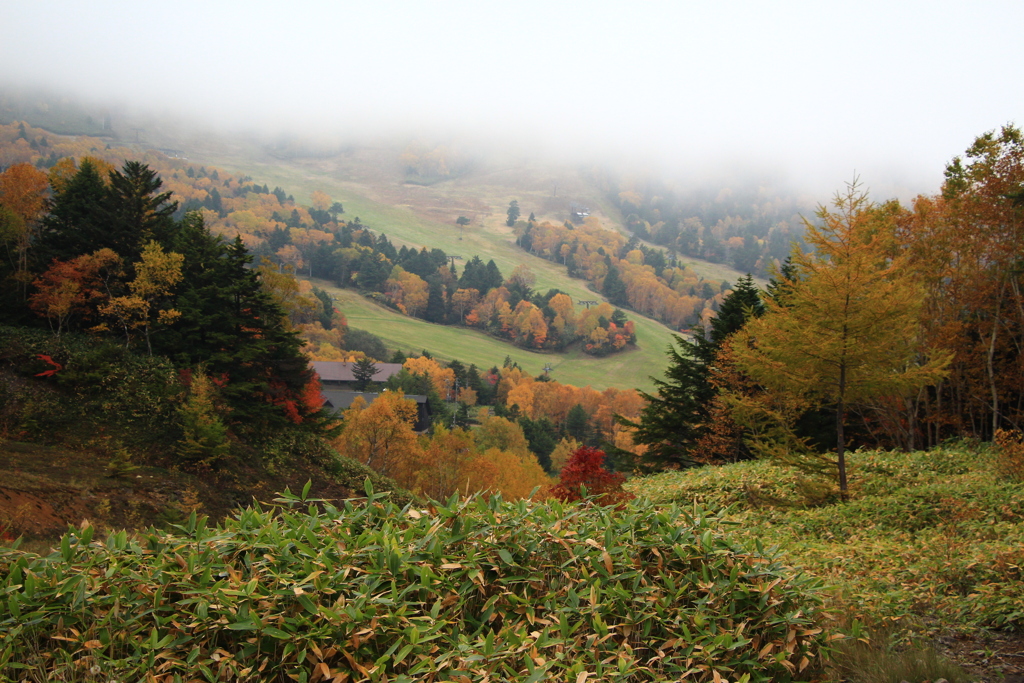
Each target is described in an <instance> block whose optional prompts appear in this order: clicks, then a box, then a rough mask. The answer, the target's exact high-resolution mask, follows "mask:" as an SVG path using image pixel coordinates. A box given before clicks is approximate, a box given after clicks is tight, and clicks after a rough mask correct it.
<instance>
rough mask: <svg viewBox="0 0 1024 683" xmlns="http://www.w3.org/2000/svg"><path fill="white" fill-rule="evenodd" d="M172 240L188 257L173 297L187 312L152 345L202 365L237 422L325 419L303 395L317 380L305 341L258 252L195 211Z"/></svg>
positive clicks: (271, 424)
mask: <svg viewBox="0 0 1024 683" xmlns="http://www.w3.org/2000/svg"><path fill="white" fill-rule="evenodd" d="M171 244H172V247H171V248H172V250H173V251H176V252H178V253H180V254H183V255H184V257H185V260H184V265H183V270H182V275H183V278H182V282H181V285H179V289H178V292H177V296H176V299H175V307H176V309H177V310H178V311H179V312H180V313H181V315H180V316H179V317H178V319H177V320H176V321H175V322H174V323H173V324H172V325H170V326H169V327H167V328H166V329H165V330H164V331H163V332H162V333H161V335H160V336H159V337H158V338H155V339H154V344H153V349H154V352H156V353H159V354H162V355H165V356H168V357H170V358H171V359H172V360H173V361H174V362H175V364H176V365H178V366H180V367H196V366H198V365H200V364H204V365H205V368H206V372H207V373H208V374H209V376H210V378H211V379H212V380H214V381H216V382H218V383H220V384H222V385H223V386H221V387H220V388H219V392H220V394H221V396H222V397H223V398H224V399H225V400H226V401H227V403H228V404H229V406H230V407H231V414H230V419H231V421H232V422H233V423H234V425H235V427H236V428H238V429H242V430H245V431H260V430H264V431H265V430H272V429H274V428H276V427H281V426H286V425H289V424H293V423H295V422H296V421H297V420H296V418H298V419H299V421H306V422H310V423H314V424H315V423H317V422H319V417H318V415H317V413H316V411H315V410H314V409H312V408H310V407H309V406H307V405H304V404H303V401H302V396H303V392H304V391H306V389H307V385H308V384H309V382H310V381H311V379H312V371H311V370H310V369H309V364H308V362H307V360H306V358H305V356H303V355H302V353H301V351H300V349H301V346H302V342H301V340H300V339H299V338H298V335H297V334H296V333H295V332H293V331H291V330H290V329H289V328H288V327H287V324H286V322H285V316H284V312H283V311H282V310H281V307H280V306H278V305H277V303H275V302H274V300H273V298H272V297H271V295H270V294H269V293H267V292H266V291H265V290H264V289H263V287H262V286H261V285H260V282H259V279H258V277H257V274H256V271H255V270H252V269H251V268H250V267H249V265H250V263H251V262H252V256H251V255H250V254H249V253H248V252H247V251H246V249H245V245H243V244H242V242H241V240H240V239H237V238H236V239H235V241H234V242H233V243H231V244H225V243H224V242H222V241H221V240H220V239H219V238H218V237H216V236H214V235H212V234H211V233H210V231H209V230H208V229H207V228H206V226H205V225H204V224H203V219H202V216H201V215H199V214H196V213H190V214H187V215H186V217H185V218H184V219H183V220H182V222H181V224H180V225H179V227H178V230H177V233H176V234H175V235H174V236H173V238H172V239H171ZM254 399H255V400H254Z"/></svg>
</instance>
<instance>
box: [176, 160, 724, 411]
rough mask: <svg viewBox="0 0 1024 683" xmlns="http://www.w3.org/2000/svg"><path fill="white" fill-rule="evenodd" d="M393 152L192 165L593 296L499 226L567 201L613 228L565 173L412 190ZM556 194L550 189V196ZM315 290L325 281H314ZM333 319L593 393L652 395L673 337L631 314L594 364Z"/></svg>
mask: <svg viewBox="0 0 1024 683" xmlns="http://www.w3.org/2000/svg"><path fill="white" fill-rule="evenodd" d="M396 158H397V152H395V151H394V150H387V149H382V150H361V151H357V152H351V153H348V154H340V155H338V156H336V157H332V158H329V159H319V160H282V159H275V158H271V157H268V156H266V155H264V154H262V153H261V152H260V151H259V150H258V149H256V148H255V147H250V148H236V149H234V150H232V151H221V152H218V153H215V154H209V155H208V156H204V157H200V158H194V161H195V162H196V164H197V165H198V164H199V163H204V164H207V165H215V166H219V167H221V168H225V169H227V170H230V171H232V172H236V173H246V174H248V175H250V176H252V177H253V178H254V179H256V180H257V181H259V182H263V183H266V184H268V185H269V186H271V187H274V186H280V187H283V188H284V189H285V190H286V191H287V192H289V193H291V194H294V195H295V196H296V198H297V199H298V200H299V201H301V202H304V201H307V200H308V196H309V194H310V193H311V192H312V191H314V190H321V191H323V192H326V193H327V194H329V195H330V196H331V197H332V198H333V199H335V200H337V201H340V202H342V203H343V204H344V206H345V215H346V216H347V217H349V218H353V217H356V216H358V217H359V218H360V220H361V221H362V222H363V223H364V224H365V225H368V226H369V227H370V228H371V229H373V230H374V231H379V232H383V233H385V234H387V235H388V237H389V238H390V239H391V240H392V241H394V242H395V243H397V244H406V245H410V246H416V247H421V246H427V247H430V248H433V247H438V248H440V249H443V250H444V251H445V252H446V253H448V254H450V255H457V256H460V257H461V258H462V261H461V262H457V263H456V265H457V266H458V265H461V264H464V263H465V261H466V260H468V259H469V258H472V257H473V256H475V255H479V256H480V257H481V258H482V259H484V260H485V261H486V260H488V259H494V261H495V263H497V264H498V267H499V268H500V269H501V271H502V272H503V273H505V274H506V275H508V274H509V273H511V272H512V270H513V268H515V267H516V266H517V265H519V264H521V263H524V264H526V265H527V266H528V267H529V268H530V269H531V270H532V271H533V273H534V274H535V275H536V284H535V285H534V287H535V289H537V290H539V291H547V290H548V289H552V288H557V289H560V290H562V291H564V292H566V293H568V294H569V295H570V296H572V297H574V298H575V299H577V300H580V299H584V300H593V299H600V298H601V297H600V296H598V295H597V294H595V293H594V292H592V291H590V290H589V289H588V288H587V287H586V283H585V282H584V281H582V280H575V279H572V278H570V277H568V275H566V272H565V268H564V267H563V266H562V265H560V264H556V263H552V262H550V261H546V260H544V259H541V258H538V257H535V256H532V255H530V254H528V253H526V252H524V251H523V250H521V249H520V248H519V247H517V246H516V245H515V238H514V236H513V234H512V230H511V228H509V227H507V226H506V225H505V218H506V217H505V209H506V208H507V206H508V202H509V201H510V200H511V199H517V200H518V201H519V205H520V207H521V209H522V215H523V216H524V217H525V216H528V215H529V214H530V212H534V213H535V214H536V215H537V218H538V220H552V221H558V222H561V221H562V220H565V218H566V217H567V215H568V214H567V212H568V206H569V202H570V201H580V202H582V203H586V204H587V205H589V206H591V207H592V212H593V213H594V215H597V216H598V217H599V218H600V219H601V220H602V222H604V223H605V224H607V225H609V226H612V227H620V226H621V217H620V216H618V215H617V214H616V213H615V209H614V207H611V206H610V205H609V204H608V203H607V202H606V201H604V200H603V198H602V197H601V195H600V192H599V191H598V189H597V188H596V187H594V186H593V185H591V184H590V183H588V182H586V181H584V180H583V179H582V178H581V176H580V174H579V173H578V171H576V170H574V169H569V170H567V169H557V168H553V167H545V166H531V165H529V164H522V165H516V164H511V165H509V166H506V167H496V166H492V167H488V168H479V169H477V170H474V171H472V172H470V173H468V174H466V175H465V176H462V177H458V178H453V179H451V180H446V181H443V182H439V183H435V184H432V185H430V186H426V187H425V186H419V185H411V184H407V183H405V182H404V175H403V173H402V171H401V169H400V168H398V166H397V163H396ZM555 186H557V188H555ZM460 215H465V216H467V217H469V218H471V220H472V223H471V225H470V226H468V227H467V228H465V230H460V229H459V228H458V226H456V224H455V219H456V218H457V217H458V216H460ZM691 267H693V268H694V269H695V270H696V271H697V272H700V273H706V274H707V276H708V277H713V278H716V279H721V278H725V279H728V280H729V281H730V282H735V281H736V279H737V278H738V277H740V275H741V274H740V273H738V272H737V271H733V270H731V269H729V268H727V267H725V266H719V265H714V264H704V263H703V262H696V261H695V262H693V263H692V264H691ZM320 284H321V286H323V284H324V283H320ZM332 292H334V293H335V294H336V295H337V296H338V297H339V300H341V301H342V302H343V303H342V306H341V308H342V311H343V312H344V313H345V315H346V316H347V317H348V318H349V320H350V322H351V324H352V325H354V326H355V327H359V328H363V329H366V330H368V331H370V332H373V333H374V334H376V335H378V336H380V337H381V338H383V339H384V340H385V341H386V343H387V344H388V345H389V346H393V347H400V348H402V349H404V350H409V349H412V350H416V351H418V350H420V349H423V348H427V350H429V351H430V352H431V353H433V354H436V355H437V356H440V357H443V358H451V357H457V358H459V360H462V361H465V362H470V363H476V364H477V365H478V366H480V367H490V366H491V365H494V364H497V363H500V362H501V361H502V360H503V359H504V358H505V356H506V355H508V356H511V357H512V358H513V359H514V360H516V361H518V362H519V363H520V365H522V366H523V367H524V368H525V369H526V370H527V371H528V372H530V373H531V374H539V373H540V372H541V370H542V369H543V367H544V365H545V364H547V363H550V364H551V365H552V367H553V368H554V372H553V373H552V376H553V377H554V378H555V379H558V380H560V381H563V382H567V383H570V384H575V385H578V386H585V385H588V384H589V385H591V386H593V387H595V388H605V387H609V386H615V387H619V388H629V387H638V388H641V389H644V390H647V391H650V390H652V389H653V383H652V382H651V380H650V376H651V375H654V376H655V377H659V378H660V377H661V375H662V372H663V370H664V368H665V366H666V360H665V351H666V349H667V348H668V346H669V345H670V344H671V342H672V330H670V329H669V328H667V327H665V326H664V325H662V324H661V323H658V322H655V321H653V320H650V319H648V318H645V317H643V316H641V315H639V314H636V313H631V314H630V318H632V319H633V320H634V321H635V323H636V334H637V347H638V348H637V349H635V350H631V351H629V352H626V353H621V354H617V355H613V356H611V357H608V358H604V359H596V358H592V357H590V356H587V355H586V354H583V353H581V352H579V351H573V352H570V353H567V354H536V353H531V352H529V351H525V350H522V349H517V348H515V347H513V346H511V345H509V344H504V343H502V342H500V341H498V340H495V339H492V338H489V337H486V336H484V335H479V334H477V333H474V332H471V331H467V330H464V329H458V328H444V327H440V326H436V325H432V324H429V323H425V322H423V321H417V320H412V319H409V318H404V317H402V316H400V315H398V314H397V313H394V312H393V311H388V310H386V309H384V308H381V307H379V306H376V305H375V304H372V303H370V302H366V301H365V300H363V299H361V298H360V297H358V296H355V295H354V294H350V293H338V292H336V291H334V290H333V288H332Z"/></svg>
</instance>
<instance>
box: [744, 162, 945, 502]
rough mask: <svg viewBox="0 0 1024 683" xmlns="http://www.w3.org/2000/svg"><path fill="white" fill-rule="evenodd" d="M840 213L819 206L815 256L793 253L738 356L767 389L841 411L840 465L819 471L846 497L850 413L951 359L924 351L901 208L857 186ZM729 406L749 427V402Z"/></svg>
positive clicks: (938, 372) (844, 196) (903, 389)
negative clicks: (779, 289)
mask: <svg viewBox="0 0 1024 683" xmlns="http://www.w3.org/2000/svg"><path fill="white" fill-rule="evenodd" d="M833 209H834V210H830V209H828V208H827V207H821V208H820V209H819V211H818V219H819V221H820V225H816V224H814V223H812V222H810V221H806V228H807V234H806V238H805V239H806V241H807V243H808V244H810V245H812V246H813V247H814V248H815V251H814V252H813V253H809V254H805V253H803V252H801V251H800V250H799V249H794V252H793V256H792V259H793V264H794V266H795V267H796V272H797V276H796V278H795V279H793V280H788V281H786V282H785V285H784V288H783V294H782V295H781V296H780V297H776V298H774V299H769V301H768V302H767V309H768V310H767V312H766V313H765V315H763V316H761V317H760V318H752V319H751V320H750V321H748V322H747V324H746V326H745V327H744V328H743V329H742V330H741V331H740V332H738V333H737V337H736V339H735V340H734V342H733V344H732V353H733V359H734V361H735V363H736V366H737V368H738V369H739V370H741V371H742V372H743V373H745V374H746V375H747V376H749V377H750V378H752V379H753V380H754V381H755V382H757V383H759V384H760V385H761V386H763V387H765V388H766V389H767V390H768V391H770V392H780V393H782V394H786V395H789V396H792V397H795V398H796V399H798V400H799V401H801V402H803V403H804V404H805V405H807V406H815V407H827V408H832V409H834V410H835V416H836V417H835V425H836V440H837V446H836V453H835V459H834V460H831V459H830V458H828V457H826V456H822V457H821V458H820V459H819V465H820V463H821V460H825V461H826V465H827V467H828V470H829V471H831V472H832V473H834V475H835V476H836V477H837V478H838V483H839V489H840V495H841V496H842V497H843V498H844V499H845V498H846V495H847V485H848V483H847V475H846V460H845V443H846V442H845V437H844V426H845V424H846V411H847V409H848V408H849V407H850V406H851V405H854V404H859V403H863V402H864V401H866V400H869V399H873V398H876V397H878V396H882V395H897V396H901V395H905V394H906V393H908V392H911V391H916V390H917V389H919V388H920V387H923V386H927V385H929V384H932V383H934V382H937V381H938V380H940V379H941V378H942V377H943V375H944V373H945V370H944V368H945V366H946V365H947V363H948V361H949V358H948V355H946V354H941V355H936V356H934V357H932V358H924V357H923V356H922V354H921V350H922V349H921V345H920V343H919V339H920V324H921V317H920V316H921V309H922V305H923V302H924V293H923V289H922V287H921V286H920V284H919V283H918V282H917V280H916V279H915V278H914V276H913V272H912V271H911V270H910V269H909V268H908V267H907V263H906V256H904V255H903V254H902V253H901V252H900V250H899V249H897V248H895V240H894V237H895V226H896V221H895V216H896V212H897V211H898V207H897V206H895V205H892V204H889V205H882V206H877V205H874V204H872V203H871V202H870V201H869V200H868V197H867V195H865V194H864V193H862V192H861V191H860V190H859V189H858V187H857V185H856V182H854V183H852V184H850V185H849V186H848V188H847V190H846V192H844V193H837V195H836V198H835V200H834V202H833ZM731 400H732V402H733V405H734V406H736V407H737V409H738V410H737V415H744V414H746V415H747V418H748V421H749V418H750V417H751V415H750V413H749V412H748V413H744V410H743V408H744V401H745V398H744V397H743V396H733V397H731ZM759 445H761V446H764V445H766V444H759ZM767 445H768V446H769V447H770V444H767Z"/></svg>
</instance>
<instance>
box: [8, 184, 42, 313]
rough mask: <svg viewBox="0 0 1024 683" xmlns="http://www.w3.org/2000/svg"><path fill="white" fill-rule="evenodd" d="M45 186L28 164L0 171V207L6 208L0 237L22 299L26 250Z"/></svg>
mask: <svg viewBox="0 0 1024 683" xmlns="http://www.w3.org/2000/svg"><path fill="white" fill-rule="evenodd" d="M49 189H50V183H49V180H48V179H47V177H46V174H45V173H43V172H42V171H40V170H39V169H37V168H36V167H35V166H33V165H31V164H14V165H13V166H11V167H10V168H8V169H7V170H6V171H4V172H3V173H0V208H3V209H6V211H5V212H4V215H0V240H2V241H3V242H4V243H5V244H6V245H7V251H8V254H9V256H10V257H11V258H10V260H11V262H12V263H13V265H14V268H13V270H14V280H15V282H16V283H17V287H18V290H19V291H20V294H21V296H22V298H23V299H24V297H25V296H27V291H28V283H29V282H30V281H31V280H32V276H31V275H30V274H29V268H28V253H29V249H30V248H31V247H32V243H33V242H34V238H35V235H36V231H37V228H38V225H39V219H40V218H41V217H42V215H43V209H44V208H45V206H46V198H47V193H48V191H49Z"/></svg>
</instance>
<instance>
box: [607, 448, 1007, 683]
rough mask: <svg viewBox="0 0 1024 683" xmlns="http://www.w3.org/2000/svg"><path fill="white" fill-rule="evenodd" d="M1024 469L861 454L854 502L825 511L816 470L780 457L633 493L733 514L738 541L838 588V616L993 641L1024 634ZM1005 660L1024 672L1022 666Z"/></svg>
mask: <svg viewBox="0 0 1024 683" xmlns="http://www.w3.org/2000/svg"><path fill="white" fill-rule="evenodd" d="M1020 462H1021V461H1020V459H1019V454H1017V455H1016V456H1015V455H1014V454H1013V453H1010V452H1000V451H999V450H998V449H995V448H992V447H988V446H978V445H972V444H953V445H947V446H944V447H942V448H938V449H935V450H932V451H927V452H924V451H918V452H914V453H909V454H908V453H895V452H884V451H858V452H856V453H852V454H850V473H851V474H850V486H851V491H852V493H853V499H852V500H851V501H850V502H849V503H846V504H831V505H822V506H813V505H809V504H808V498H807V494H808V492H809V489H808V486H807V478H806V475H804V474H802V473H801V472H800V471H798V470H796V469H794V468H789V467H785V466H780V465H777V464H773V463H771V462H769V461H754V462H744V463H737V464H732V465H725V466H717V467H702V468H699V469H695V470H689V471H683V472H666V473H662V474H658V475H654V476H650V477H644V478H639V479H633V480H632V481H630V482H629V483H627V484H626V488H627V489H628V490H629V491H631V492H633V493H634V494H636V495H637V496H639V497H641V498H645V499H648V500H650V501H652V502H653V503H656V504H659V505H672V504H699V505H703V506H706V507H709V508H711V509H720V508H726V507H728V509H729V512H728V513H727V514H726V515H725V518H726V519H728V520H729V521H730V522H732V523H734V524H735V527H733V528H734V530H735V531H734V532H733V533H735V534H736V536H737V537H738V538H747V539H751V540H756V541H757V542H759V543H762V544H764V545H765V546H775V545H777V546H779V547H782V548H785V550H786V556H787V559H786V562H787V564H791V565H792V566H795V567H798V568H800V569H802V570H803V571H806V572H807V573H808V574H810V575H812V576H815V577H818V578H819V579H821V580H823V581H824V582H825V583H826V584H827V585H828V586H829V588H828V590H827V591H826V609H827V611H828V612H829V613H831V614H834V615H837V616H838V615H845V619H846V620H848V621H849V620H853V619H856V620H858V621H859V622H861V623H862V624H870V625H872V626H873V627H883V626H884V625H886V624H888V625H889V626H887V627H885V628H896V630H897V631H899V632H900V633H903V634H907V633H911V632H916V633H918V634H922V635H926V636H929V637H934V636H936V635H938V634H947V635H948V633H949V632H950V631H952V632H954V633H956V634H958V636H959V637H961V638H964V639H967V640H970V641H983V640H984V634H985V629H997V630H1000V631H1004V632H1005V631H1010V632H1018V633H1019V632H1021V631H1024V576H1022V573H1021V567H1024V489H1022V487H1021V474H1022V471H1021V469H1020ZM875 630H877V628H875ZM883 630H884V629H883ZM904 637H905V636H904ZM975 647H976V648H978V649H979V650H981V649H983V647H990V645H988V646H983V645H982V644H981V642H978V643H977V644H976V646H975ZM997 661H1000V660H993V661H992V662H989V663H988V666H989V667H992V666H994V665H995V664H996V663H997ZM1001 661H1003V662H1005V663H1006V664H1007V666H1008V667H1009V668H1007V669H1006V673H1014V672H1017V671H1019V669H1017V668H1014V667H1019V666H1020V662H1019V661H1015V660H1014V659H1012V658H1006V659H1003V660H1001ZM897 680H898V679H897Z"/></svg>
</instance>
